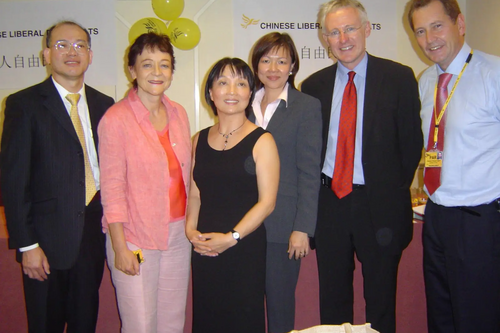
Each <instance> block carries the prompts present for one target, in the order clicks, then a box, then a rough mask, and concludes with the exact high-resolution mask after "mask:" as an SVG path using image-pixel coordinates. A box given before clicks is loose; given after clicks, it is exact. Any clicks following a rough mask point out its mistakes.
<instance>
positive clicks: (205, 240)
mask: <svg viewBox="0 0 500 333" xmlns="http://www.w3.org/2000/svg"><path fill="white" fill-rule="evenodd" d="M186 236H187V238H188V240H189V241H190V242H191V244H193V247H194V251H195V252H197V253H199V254H201V255H203V256H209V257H216V256H218V255H219V254H220V253H222V252H224V251H226V250H227V249H229V248H230V247H233V246H234V245H236V244H237V243H238V242H237V241H236V239H234V238H233V236H232V235H231V233H230V232H229V233H226V234H223V233H220V232H210V233H205V234H202V233H200V232H199V231H198V230H193V231H188V232H186Z"/></svg>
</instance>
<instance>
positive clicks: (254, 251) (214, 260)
mask: <svg viewBox="0 0 500 333" xmlns="http://www.w3.org/2000/svg"><path fill="white" fill-rule="evenodd" d="M253 87H254V82H253V74H252V72H251V70H250V68H249V67H248V65H247V64H246V63H245V62H244V61H242V60H240V59H237V58H233V59H230V58H224V59H222V60H220V61H219V62H218V63H217V64H216V65H215V66H214V67H213V69H212V71H211V72H210V74H209V77H208V80H207V86H206V89H205V95H206V99H207V102H208V103H209V104H210V105H211V107H212V109H213V111H214V113H215V114H216V115H218V116H219V123H218V124H216V125H214V126H212V127H210V128H206V129H204V130H202V131H201V132H199V133H198V134H197V135H196V136H195V139H194V145H193V156H194V157H193V179H192V182H191V189H190V193H189V200H188V213H187V222H186V235H187V237H188V239H189V240H190V241H191V243H192V244H193V256H192V268H193V333H211V332H214V333H224V332H228V333H229V332H238V333H244V332H248V333H259V332H265V324H264V322H265V319H264V284H265V267H266V265H265V260H266V259H265V258H266V231H265V228H264V225H263V224H262V221H263V220H264V218H265V217H267V216H268V215H269V214H270V213H271V212H272V210H273V209H274V205H275V202H276V194H277V189H278V181H279V157H278V152H277V148H276V144H275V143H274V140H273V138H272V136H271V135H270V134H269V133H268V132H266V131H264V130H262V129H261V128H258V127H257V126H255V125H254V124H252V123H251V122H249V121H248V120H247V114H248V108H249V105H251V103H250V101H251V98H252V94H253Z"/></svg>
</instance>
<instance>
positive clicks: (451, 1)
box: [408, 0, 461, 31]
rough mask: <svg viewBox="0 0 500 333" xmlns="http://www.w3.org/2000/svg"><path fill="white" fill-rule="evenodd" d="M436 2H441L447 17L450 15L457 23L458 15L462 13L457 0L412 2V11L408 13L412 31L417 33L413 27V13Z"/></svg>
mask: <svg viewBox="0 0 500 333" xmlns="http://www.w3.org/2000/svg"><path fill="white" fill-rule="evenodd" d="M434 1H439V2H441V4H442V5H443V7H444V11H445V13H446V15H448V16H449V17H450V18H451V20H452V21H453V22H457V18H458V15H459V14H460V13H461V11H460V6H459V5H458V2H457V0H412V1H411V2H410V10H409V11H408V22H409V23H410V28H411V30H412V31H415V27H414V26H413V13H415V11H416V10H417V9H419V8H422V7H426V6H427V5H429V4H430V3H431V2H434Z"/></svg>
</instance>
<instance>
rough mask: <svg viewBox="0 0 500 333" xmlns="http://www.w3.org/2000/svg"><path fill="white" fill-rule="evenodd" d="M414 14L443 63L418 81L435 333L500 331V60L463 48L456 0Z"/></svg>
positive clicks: (425, 45) (417, 3)
mask: <svg viewBox="0 0 500 333" xmlns="http://www.w3.org/2000/svg"><path fill="white" fill-rule="evenodd" d="M409 8H410V10H409V13H408V19H409V23H410V26H411V28H412V30H413V32H414V34H415V38H416V40H417V42H418V44H419V45H420V48H421V49H422V51H423V52H424V53H425V54H426V56H427V57H428V58H429V59H430V60H431V61H432V62H434V63H435V65H433V66H431V67H429V68H428V69H427V70H426V71H425V72H424V73H423V75H422V77H421V79H420V82H419V89H420V97H421V100H422V111H421V117H422V129H423V132H424V139H425V140H424V142H425V148H426V153H425V174H424V183H425V190H426V192H427V194H428V195H429V200H428V202H427V206H426V209H425V224H424V229H423V246H424V278H425V290H426V296H427V318H428V327H429V332H430V333H439V332H446V333H448V332H450V333H452V332H453V333H454V332H457V333H458V332H500V58H499V57H495V56H492V55H489V54H485V53H483V52H481V51H478V50H472V49H471V48H470V47H469V45H467V43H465V41H464V35H465V18H464V16H463V15H462V14H461V13H460V8H459V6H458V3H457V1H456V0H412V1H411V3H410V5H409Z"/></svg>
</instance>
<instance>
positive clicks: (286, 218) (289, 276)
mask: <svg viewBox="0 0 500 333" xmlns="http://www.w3.org/2000/svg"><path fill="white" fill-rule="evenodd" d="M252 67H253V70H254V73H255V76H256V79H255V81H256V89H257V92H256V94H255V99H254V101H253V104H252V107H253V113H251V114H250V120H252V121H253V122H255V124H257V125H258V126H261V127H263V128H264V129H266V130H267V131H269V132H271V134H272V135H273V137H274V139H275V140H276V144H277V146H278V152H279V156H280V182H279V188H278V197H277V201H276V208H275V210H274V212H273V213H272V214H271V215H270V216H269V217H268V218H266V220H265V221H264V223H265V226H266V230H267V258H266V259H267V268H266V307H267V320H268V331H269V332H270V333H281V332H289V331H291V330H293V328H294V322H295V288H296V285H297V280H298V276H299V269H300V259H301V258H304V257H305V256H306V255H307V254H308V253H309V236H313V235H314V230H315V227H316V215H317V206H318V192H319V187H320V155H321V129H322V121H321V104H320V102H319V101H318V100H317V99H316V98H313V97H311V96H309V95H306V94H303V93H301V92H299V91H298V90H296V89H295V85H294V79H295V75H296V74H297V72H298V70H299V57H298V53H297V49H296V48H295V45H294V43H293V40H292V39H291V37H290V36H289V35H288V34H286V33H278V32H273V33H269V34H267V35H265V36H263V37H261V38H260V39H259V40H258V41H257V43H256V44H255V46H254V48H253V53H252Z"/></svg>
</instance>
